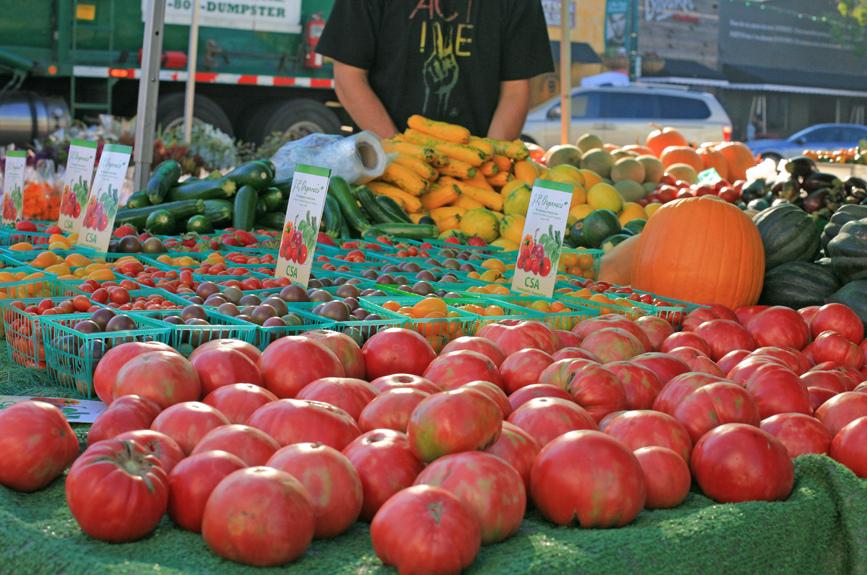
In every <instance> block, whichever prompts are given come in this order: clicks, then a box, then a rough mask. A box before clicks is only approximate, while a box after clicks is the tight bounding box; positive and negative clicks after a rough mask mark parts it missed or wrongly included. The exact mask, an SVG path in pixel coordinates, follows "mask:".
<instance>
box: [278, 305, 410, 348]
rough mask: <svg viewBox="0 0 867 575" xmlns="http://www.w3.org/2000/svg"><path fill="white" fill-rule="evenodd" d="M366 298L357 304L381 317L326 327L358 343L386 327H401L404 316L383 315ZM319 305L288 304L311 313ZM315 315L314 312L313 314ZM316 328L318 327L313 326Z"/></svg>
mask: <svg viewBox="0 0 867 575" xmlns="http://www.w3.org/2000/svg"><path fill="white" fill-rule="evenodd" d="M365 300H366V298H361V299H360V300H359V306H360V307H361V308H362V309H365V310H367V311H369V312H371V313H376V314H379V315H380V317H381V319H377V320H364V321H338V322H334V323H333V324H332V325H330V326H329V327H328V329H332V330H334V331H339V332H341V333H345V334H347V335H348V336H350V337H351V338H352V339H354V340H355V341H356V342H357V343H358V345H364V342H366V341H367V340H368V339H370V338H371V337H372V336H374V335H375V334H377V333H379V332H380V331H382V330H384V329H388V328H390V327H403V325H404V320H405V319H406V318H404V317H403V316H401V317H396V316H395V314H391V313H389V314H387V315H383V314H382V313H381V312H382V311H383V310H381V309H378V308H376V307H375V306H372V305H371V304H369V303H367V302H366V301H365ZM317 305H319V304H318V303H316V302H304V303H292V304H289V311H290V312H292V311H299V310H300V311H306V312H309V313H311V314H312V313H313V312H312V310H313V309H314V308H315V307H316V306H317ZM314 315H315V314H314ZM314 329H318V328H314Z"/></svg>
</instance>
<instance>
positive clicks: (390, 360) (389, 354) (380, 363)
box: [361, 327, 436, 381]
mask: <svg viewBox="0 0 867 575" xmlns="http://www.w3.org/2000/svg"><path fill="white" fill-rule="evenodd" d="M361 352H362V355H363V357H364V366H365V373H366V374H367V379H368V380H369V381H373V380H375V379H378V378H380V377H383V376H386V375H393V374H398V373H399V374H410V375H422V373H424V371H425V369H426V368H427V366H428V365H429V364H430V363H431V362H432V361H433V360H434V358H436V352H435V351H434V350H433V347H431V344H430V342H428V341H427V340H426V339H425V338H424V337H422V335H421V334H420V333H418V332H416V331H413V330H409V329H404V328H398V327H393V328H388V329H384V330H382V331H380V332H377V333H376V334H375V335H374V336H373V337H371V338H370V339H368V340H367V341H366V342H364V346H362V348H361Z"/></svg>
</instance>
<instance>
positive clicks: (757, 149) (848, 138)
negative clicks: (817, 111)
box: [745, 124, 867, 161]
mask: <svg viewBox="0 0 867 575" xmlns="http://www.w3.org/2000/svg"><path fill="white" fill-rule="evenodd" d="M861 140H867V126H862V125H860V124H816V125H815V126H810V127H809V128H804V129H803V130H801V131H800V132H795V133H794V134H792V135H791V136H789V137H788V138H785V139H782V140H773V139H763V140H753V141H752V142H745V144H746V145H747V146H748V147H749V148H750V150H752V151H753V152H754V153H755V154H756V155H757V156H759V157H760V158H762V159H765V158H770V159H772V160H774V161H780V160H781V159H783V158H787V159H788V158H794V157H795V156H800V155H803V153H804V150H817V151H824V152H832V151H834V150H839V149H841V148H854V147H856V146H857V145H858V142H860V141H861Z"/></svg>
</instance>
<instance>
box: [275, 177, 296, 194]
mask: <svg viewBox="0 0 867 575" xmlns="http://www.w3.org/2000/svg"><path fill="white" fill-rule="evenodd" d="M271 187H272V188H277V189H278V190H280V191H281V192H283V197H284V198H288V197H289V192H291V191H292V178H287V179H285V180H274V181H273V182H271Z"/></svg>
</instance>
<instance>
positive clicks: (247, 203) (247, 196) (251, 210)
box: [232, 186, 259, 232]
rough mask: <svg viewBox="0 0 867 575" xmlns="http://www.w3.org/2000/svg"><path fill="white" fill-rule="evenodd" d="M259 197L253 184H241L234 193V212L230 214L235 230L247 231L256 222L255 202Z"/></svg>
mask: <svg viewBox="0 0 867 575" xmlns="http://www.w3.org/2000/svg"><path fill="white" fill-rule="evenodd" d="M258 201H259V198H258V194H256V189H255V188H254V187H253V186H241V189H240V190H238V193H237V194H236V195H235V205H234V213H233V214H232V227H233V228H235V229H236V230H244V231H247V232H249V231H250V230H252V229H253V224H254V223H255V222H256V204H257V203H258Z"/></svg>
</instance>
